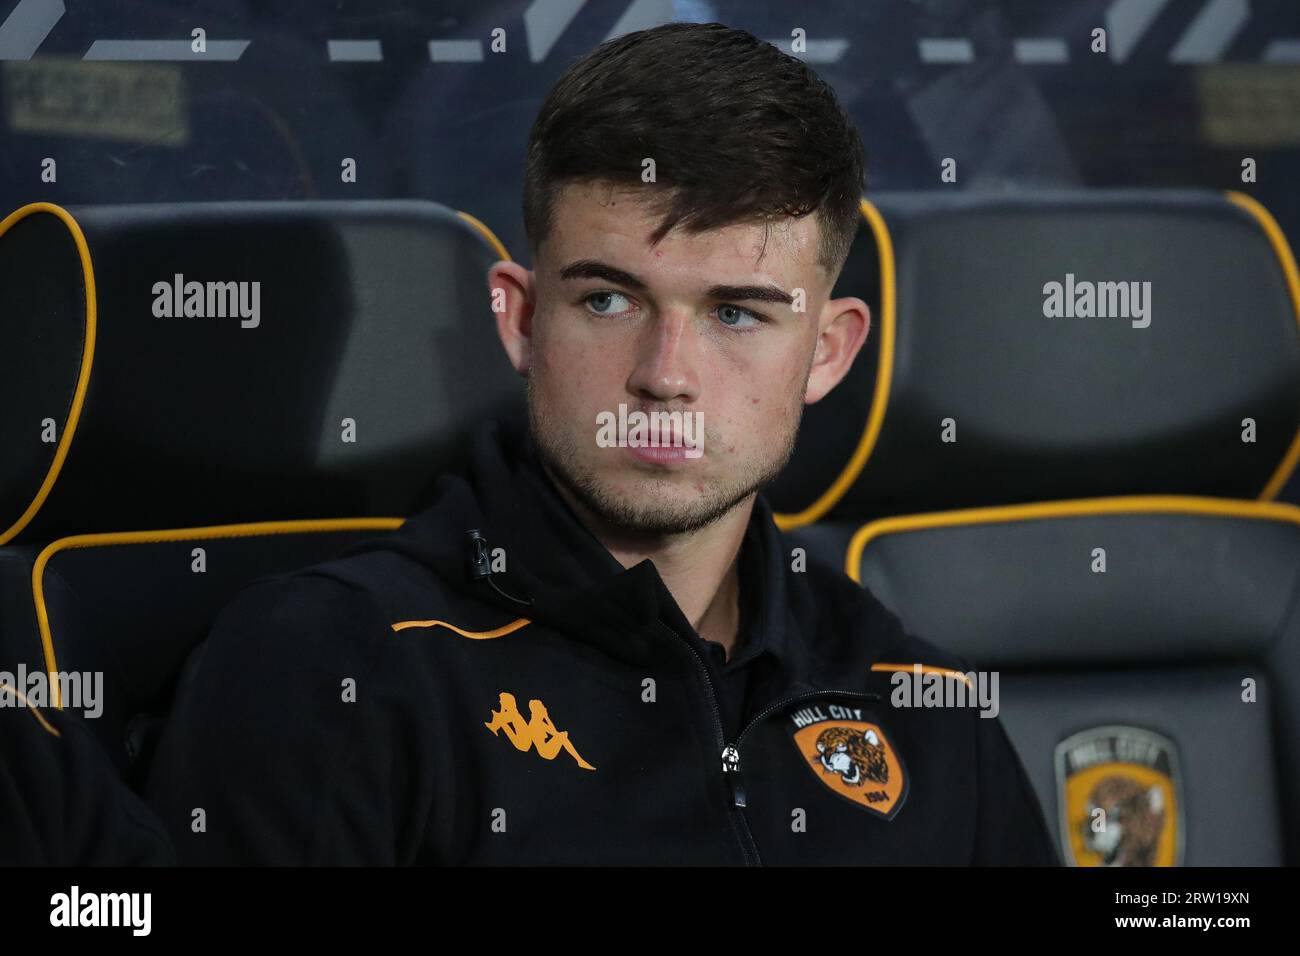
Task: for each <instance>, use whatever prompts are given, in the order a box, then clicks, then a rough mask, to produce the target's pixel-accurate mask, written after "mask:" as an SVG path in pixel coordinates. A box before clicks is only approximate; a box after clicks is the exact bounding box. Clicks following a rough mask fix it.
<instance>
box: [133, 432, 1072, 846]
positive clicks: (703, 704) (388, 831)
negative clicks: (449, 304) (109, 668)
mask: <svg viewBox="0 0 1300 956" xmlns="http://www.w3.org/2000/svg"><path fill="white" fill-rule="evenodd" d="M470 529H478V530H479V531H480V532H481V534H482V536H483V538H484V539H485V540H486V543H487V548H488V550H489V554H490V556H491V557H493V558H494V561H495V564H496V570H495V571H494V573H493V574H492V575H491V577H490V579H482V578H476V577H475V576H474V575H473V574H472V572H471V561H470V558H469V556H468V555H469V552H468V551H467V541H466V531H468V530H470ZM792 547H793V545H792V544H791V543H790V541H789V540H788V539H786V538H785V537H784V536H783V535H781V534H780V533H779V532H778V530H777V528H776V526H775V524H774V523H773V521H772V516H771V510H770V508H769V506H768V505H767V503H766V502H765V501H764V500H763V498H762V496H761V495H760V496H759V497H758V499H757V500H756V503H755V506H754V510H753V518H752V520H751V523H750V526H749V528H748V530H747V533H746V536H745V539H744V543H743V546H742V549H741V559H742V563H741V590H742V625H741V638H740V639H741V644H740V645H739V648H738V650H737V653H736V656H735V659H734V660H733V661H729V662H724V660H723V656H724V655H723V654H722V653H721V647H720V646H719V645H717V644H714V643H712V642H706V641H703V640H701V638H700V637H699V636H698V635H697V634H696V633H695V632H694V630H693V628H692V627H691V625H690V624H689V622H688V621H687V620H686V619H685V617H684V616H683V614H682V612H681V610H680V609H679V608H678V606H677V604H676V602H675V601H674V599H673V597H672V595H671V593H670V592H669V591H668V590H667V588H666V587H665V586H664V584H663V582H662V580H661V579H660V577H659V574H658V572H657V571H656V569H655V566H654V564H653V562H652V561H649V560H645V561H642V562H640V563H639V564H637V565H635V566H633V567H631V568H628V569H624V568H623V567H622V566H621V565H620V564H619V563H618V562H617V561H616V560H615V559H614V558H613V556H612V555H611V554H610V553H609V552H608V551H607V550H606V549H605V548H604V547H603V546H602V545H601V544H600V543H599V541H598V540H597V539H596V538H595V537H594V536H593V535H592V534H591V533H590V532H589V531H587V530H586V528H585V527H584V526H583V525H582V524H581V523H580V522H579V521H578V520H577V518H576V517H575V516H574V514H573V512H572V511H571V509H569V508H568V506H567V504H566V503H565V502H564V501H563V499H562V498H561V497H560V496H559V495H558V494H557V493H556V491H555V489H554V487H553V486H552V485H551V483H550V479H549V477H548V476H546V474H545V473H544V472H543V471H542V470H541V468H540V466H539V464H538V461H537V457H536V451H535V448H534V446H533V444H532V442H531V439H530V437H529V436H528V430H527V427H526V425H525V423H524V420H523V419H522V418H518V419H507V420H503V421H498V422H491V423H488V424H486V425H484V426H482V427H481V430H480V431H479V432H478V433H477V435H476V436H475V439H474V444H473V448H472V451H471V454H470V456H469V458H468V460H467V461H466V463H465V466H464V467H463V468H462V469H461V470H459V471H456V472H451V473H448V474H446V475H444V476H443V477H442V478H441V479H439V483H438V485H437V486H436V489H435V498H434V499H433V504H432V505H431V506H430V507H428V508H427V509H425V510H423V511H421V512H420V513H418V514H416V515H414V516H413V517H411V518H410V519H408V520H407V521H406V522H405V524H404V525H403V526H402V528H401V529H399V530H398V531H396V532H393V533H391V534H389V535H385V536H380V537H377V538H374V539H370V540H368V541H366V542H364V543H363V544H361V545H359V546H356V547H353V548H351V549H349V550H348V551H346V552H344V553H343V554H342V555H340V556H339V557H337V558H336V559H334V560H330V561H327V562H323V563H320V564H317V565H313V566H312V567H310V568H307V569H305V570H302V571H298V572H295V573H292V574H288V575H278V576H271V577H267V578H263V579H259V580H258V581H256V582H254V584H252V585H251V586H249V587H248V588H246V589H245V590H244V591H243V592H241V593H240V594H239V595H238V596H237V598H236V599H235V600H234V601H233V602H232V603H231V604H230V605H228V606H227V607H226V608H225V609H223V611H222V612H221V614H220V615H219V617H218V619H217V621H216V623H215V624H214V627H213V630H212V632H211V634H210V635H209V638H208V640H207V642H206V643H205V645H204V647H203V650H202V651H201V654H200V656H199V657H198V659H197V661H196V666H194V667H193V669H192V673H191V674H190V676H189V679H188V680H187V682H186V683H185V685H184V687H183V689H182V691H181V693H180V695H179V698H178V703H177V706H176V709H175V711H174V713H173V715H172V718H171V721H170V723H169V726H168V729H167V731H166V733H165V734H164V737H163V739H162V741H161V743H160V745H159V749H158V752H157V754H156V755H155V759H154V763H153V766H152V769H151V772H150V777H149V782H148V787H147V792H146V797H147V799H148V800H149V802H150V804H151V805H152V806H153V807H154V808H155V809H156V810H157V811H158V813H159V814H160V816H161V818H162V820H163V822H164V824H165V825H166V827H167V828H168V830H169V831H170V832H171V834H172V837H173V839H174V840H175V844H176V849H177V853H178V855H179V857H180V860H181V862H182V863H242V862H251V863H259V862H265V863H302V864H325V863H366V864H415V863H428V864H575V863H595V864H638V863H640V864H758V863H764V864H830V863H834V864H853V863H858V864H957V865H967V864H1032V865H1038V864H1056V863H1057V862H1058V858H1057V854H1056V850H1055V847H1054V843H1053V840H1052V838H1051V836H1050V834H1049V831H1048V829H1047V826H1046V825H1045V822H1044V818H1043V814H1042V811H1041V808H1040V807H1039V804H1038V802H1037V799H1036V798H1035V795H1034V792H1033V790H1032V788H1031V786H1030V784H1029V782H1028V780H1027V778H1026V776H1025V772H1024V770H1023V768H1022V766H1021V763H1020V761H1019V759H1018V757H1017V755H1016V753H1015V751H1014V750H1013V748H1012V746H1011V744H1010V742H1009V740H1008V738H1007V736H1006V734H1005V732H1004V730H1003V729H1002V727H1001V724H1000V722H999V721H998V720H997V719H990V718H984V717H980V716H979V711H978V709H977V708H973V707H968V708H913V709H903V708H895V707H893V706H891V704H890V694H891V691H892V689H893V687H892V685H891V683H890V677H891V674H890V673H889V672H888V671H887V670H882V669H877V670H873V669H872V665H873V664H877V663H889V664H906V665H908V666H909V667H910V665H911V664H912V663H914V662H915V663H921V664H923V665H928V666H931V667H939V668H949V669H953V670H957V671H963V672H964V671H968V670H970V667H969V666H968V665H967V664H966V662H965V661H963V660H962V659H960V658H958V657H955V656H953V655H951V654H947V653H944V652H943V651H940V650H938V649H937V648H935V647H934V646H932V645H930V644H928V643H926V642H925V641H922V640H919V639H917V638H915V637H912V636H910V635H908V634H907V633H905V632H904V631H903V629H902V628H901V627H900V624H899V621H898V619H897V618H896V617H895V616H894V615H893V614H892V613H890V612H889V611H888V610H886V609H885V608H884V607H883V606H882V605H881V604H880V603H879V602H878V601H877V600H876V599H875V598H873V597H872V596H871V595H870V593H868V592H867V591H865V590H863V589H861V588H859V587H858V586H857V585H855V584H854V583H853V582H852V581H851V580H849V579H848V578H847V577H846V576H845V575H844V574H843V573H842V572H841V571H840V570H839V569H837V568H833V567H830V566H827V565H823V564H819V563H817V562H816V561H813V560H809V562H808V566H807V570H792V560H791V549H792ZM499 549H500V550H499ZM502 558H503V559H504V564H502ZM493 583H495V584H496V585H497V586H498V587H499V588H500V591H503V592H505V595H508V596H505V595H503V594H501V593H498V590H497V589H496V588H494V587H493V586H492V584H493ZM521 601H527V602H529V603H528V604H521V603H517V602H521ZM949 679H951V678H949ZM724 751H725V754H724ZM197 809H201V810H202V811H203V812H202V814H197V813H196V812H195V811H196V810H197ZM196 821H199V822H197V823H196ZM196 831H198V832H196Z"/></svg>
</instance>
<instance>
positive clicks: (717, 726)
mask: <svg viewBox="0 0 1300 956" xmlns="http://www.w3.org/2000/svg"><path fill="white" fill-rule="evenodd" d="M659 626H660V627H662V628H663V629H664V630H665V631H667V632H668V633H669V634H671V635H672V636H673V637H675V638H676V639H677V640H679V641H681V642H682V643H683V644H685V645H686V649H687V650H689V651H690V652H691V654H693V655H694V656H695V659H696V660H697V661H699V662H700V672H701V673H702V674H703V675H704V684H705V687H707V688H708V691H709V705H710V706H711V707H712V709H713V728H714V739H715V740H716V741H717V747H718V751H719V753H721V754H722V759H723V772H724V774H723V775H724V777H725V775H726V774H725V772H726V769H727V767H726V759H727V750H728V746H727V735H726V730H725V729H724V727H723V726H722V708H720V707H719V706H718V695H717V691H715V690H714V687H713V678H712V677H710V676H709V667H708V665H707V664H705V663H704V655H702V654H701V653H700V652H699V650H697V649H696V647H695V645H694V644H692V643H691V642H690V641H688V640H687V639H686V638H684V637H682V635H680V634H678V633H677V632H676V631H675V630H673V629H672V628H671V627H669V626H668V625H667V624H665V623H664V622H663V621H662V620H660V621H659ZM730 811H731V825H732V830H733V832H734V833H735V834H736V838H737V839H738V840H739V841H740V851H741V854H742V855H743V856H744V858H745V865H746V866H762V865H763V860H762V858H761V857H760V856H759V855H758V844H756V843H755V842H754V834H753V833H752V832H751V831H750V829H749V821H748V820H746V819H745V811H744V810H743V809H741V806H740V805H737V804H736V803H735V801H734V800H733V801H732V803H731V807H730Z"/></svg>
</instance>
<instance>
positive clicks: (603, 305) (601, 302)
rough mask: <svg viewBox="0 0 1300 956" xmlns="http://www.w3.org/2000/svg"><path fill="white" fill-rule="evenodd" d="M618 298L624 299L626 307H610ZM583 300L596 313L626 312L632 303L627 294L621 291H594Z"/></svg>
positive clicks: (616, 313)
mask: <svg viewBox="0 0 1300 956" xmlns="http://www.w3.org/2000/svg"><path fill="white" fill-rule="evenodd" d="M618 299H622V300H623V302H624V307H623V308H621V309H616V308H610V306H611V305H612V304H614V302H615V300H618ZM582 301H583V302H585V303H586V304H587V308H588V309H589V310H591V311H592V312H594V313H595V314H596V315H618V313H620V312H626V311H627V307H628V305H629V304H630V303H629V302H628V298H627V296H625V295H623V294H621V293H619V292H593V293H592V294H591V295H589V296H586V297H585V298H584V299H583V300H582Z"/></svg>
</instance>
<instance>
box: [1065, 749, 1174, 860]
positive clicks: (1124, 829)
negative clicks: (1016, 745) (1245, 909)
mask: <svg viewBox="0 0 1300 956" xmlns="http://www.w3.org/2000/svg"><path fill="white" fill-rule="evenodd" d="M1056 787H1057V803H1058V805H1059V807H1060V814H1061V819H1060V824H1061V850H1062V852H1063V853H1064V854H1065V860H1066V862H1067V863H1068V864H1070V865H1071V866H1181V865H1182V861H1183V818H1182V814H1183V794H1182V782H1181V778H1180V776H1179V770H1178V751H1177V748H1176V747H1175V745H1174V742H1173V741H1172V740H1170V739H1169V738H1168V737H1164V736H1161V735H1160V734H1157V733H1154V732H1152V731H1150V730H1143V729H1141V728H1138V727H1123V726H1107V727H1094V728H1093V729H1091V730H1085V731H1082V732H1081V733H1077V734H1075V735H1073V736H1072V737H1069V738H1068V739H1066V740H1063V741H1061V742H1060V743H1059V744H1057V747H1056Z"/></svg>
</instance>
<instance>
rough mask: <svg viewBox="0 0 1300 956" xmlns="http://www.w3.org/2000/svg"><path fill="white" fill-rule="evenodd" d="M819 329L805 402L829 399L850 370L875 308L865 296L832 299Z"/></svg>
mask: <svg viewBox="0 0 1300 956" xmlns="http://www.w3.org/2000/svg"><path fill="white" fill-rule="evenodd" d="M817 328H818V329H819V330H820V331H819V332H818V334H817V347H816V349H815V350H814V352H813V361H812V368H811V369H810V370H809V373H808V391H807V392H806V393H805V395H804V402H805V404H808V405H811V404H812V403H813V402H819V401H821V400H822V399H823V398H825V397H826V395H827V393H828V392H830V390H831V389H833V388H834V387H835V386H836V385H838V384H839V383H840V380H841V379H842V378H844V376H845V375H847V374H848V373H849V368H850V367H852V365H853V360H854V359H855V358H857V355H858V350H859V349H860V348H862V344H863V343H864V342H866V341H867V333H868V332H869V331H871V309H870V308H868V306H867V304H866V303H865V302H863V301H862V300H861V299H858V298H854V297H852V296H848V297H845V298H843V299H829V300H827V302H826V305H825V306H823V307H822V312H821V317H820V320H819V321H818V323H817Z"/></svg>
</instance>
